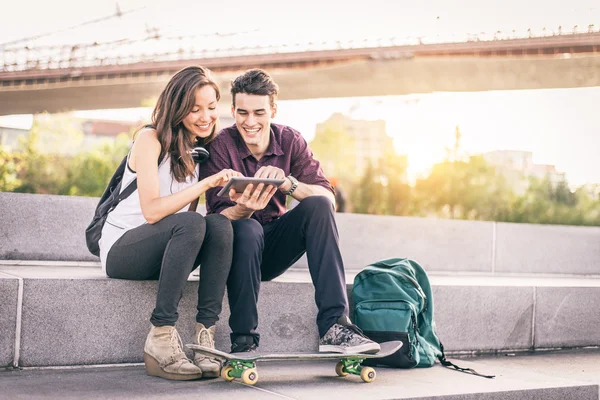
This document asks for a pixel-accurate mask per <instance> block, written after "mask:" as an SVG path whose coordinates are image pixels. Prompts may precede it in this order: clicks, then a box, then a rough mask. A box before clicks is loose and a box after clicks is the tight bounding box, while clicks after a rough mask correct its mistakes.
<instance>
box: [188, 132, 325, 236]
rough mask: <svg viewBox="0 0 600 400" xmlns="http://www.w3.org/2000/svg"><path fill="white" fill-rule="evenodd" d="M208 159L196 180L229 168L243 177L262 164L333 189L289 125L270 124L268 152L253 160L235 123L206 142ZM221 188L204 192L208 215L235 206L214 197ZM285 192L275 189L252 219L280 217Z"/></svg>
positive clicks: (218, 197) (263, 222) (302, 139)
mask: <svg viewBox="0 0 600 400" xmlns="http://www.w3.org/2000/svg"><path fill="white" fill-rule="evenodd" d="M208 150H209V152H210V158H209V160H208V162H207V163H206V164H203V165H201V166H200V176H199V179H204V178H206V177H208V176H210V175H213V174H216V173H217V172H219V171H221V170H223V169H226V168H230V169H233V170H235V171H238V172H241V173H242V175H244V176H249V177H252V176H254V174H256V171H258V169H259V168H260V167H262V166H265V165H271V166H274V167H277V168H281V169H282V170H283V172H284V173H285V175H286V176H288V175H292V176H294V177H295V178H296V179H298V181H300V182H302V183H306V184H308V185H319V186H323V187H324V188H327V189H328V190H331V191H332V193H333V188H332V186H331V184H330V183H329V181H328V180H327V178H325V175H324V174H323V170H322V169H321V164H320V163H319V161H317V160H315V159H314V158H313V153H312V151H311V150H310V148H309V147H308V144H307V143H306V140H304V138H303V137H302V135H301V134H300V132H298V131H296V130H294V129H292V128H290V127H289V126H285V125H279V124H271V140H270V143H269V147H268V148H267V151H266V152H265V154H264V155H263V157H262V158H261V159H260V161H258V160H256V158H254V156H253V155H252V153H251V152H250V150H249V149H248V147H247V146H246V144H245V143H244V140H243V139H242V137H241V136H240V133H239V132H238V129H237V127H236V125H235V124H234V125H232V126H230V127H229V128H225V129H223V130H221V132H219V134H218V135H217V137H216V138H215V139H214V140H213V141H212V142H211V143H210V144H209V145H208ZM220 189H221V188H213V189H210V190H208V191H207V192H206V209H207V212H208V214H216V213H220V212H221V211H223V210H224V209H226V208H228V207H231V206H234V205H235V203H234V202H233V201H231V200H230V199H229V197H221V196H217V193H218V192H219V190H220ZM285 201H286V195H285V194H283V193H282V192H281V191H280V190H278V191H277V192H275V194H274V195H273V197H272V198H271V201H270V202H269V204H267V206H266V207H265V208H264V209H263V210H259V211H255V212H254V214H253V215H252V218H254V219H256V220H257V221H258V222H260V223H261V224H262V225H265V224H267V223H269V222H271V221H273V220H274V219H277V218H279V217H280V216H281V215H283V214H284V213H285V212H286V207H285Z"/></svg>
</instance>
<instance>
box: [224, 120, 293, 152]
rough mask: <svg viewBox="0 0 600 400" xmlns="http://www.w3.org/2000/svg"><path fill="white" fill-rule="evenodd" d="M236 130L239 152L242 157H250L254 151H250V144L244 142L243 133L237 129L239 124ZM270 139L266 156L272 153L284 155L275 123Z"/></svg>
mask: <svg viewBox="0 0 600 400" xmlns="http://www.w3.org/2000/svg"><path fill="white" fill-rule="evenodd" d="M235 130H236V132H237V148H238V152H239V154H240V158H241V159H245V158H248V157H250V156H251V155H252V152H251V151H250V149H248V146H246V143H244V139H242V135H241V134H240V132H239V130H238V129H237V126H236V127H235ZM270 135H271V136H270V140H269V147H267V150H266V151H265V154H264V155H265V156H271V155H276V156H282V155H283V150H282V149H281V143H279V138H278V136H277V135H275V132H274V130H273V125H271V134H270Z"/></svg>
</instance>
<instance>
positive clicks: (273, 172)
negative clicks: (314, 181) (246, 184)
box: [254, 165, 292, 192]
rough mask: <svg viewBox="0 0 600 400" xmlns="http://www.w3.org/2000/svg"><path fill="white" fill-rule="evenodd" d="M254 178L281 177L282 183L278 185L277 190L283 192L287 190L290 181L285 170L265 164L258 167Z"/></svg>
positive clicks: (290, 184)
mask: <svg viewBox="0 0 600 400" xmlns="http://www.w3.org/2000/svg"><path fill="white" fill-rule="evenodd" d="M254 177H255V178H270V179H283V180H284V181H283V183H282V184H281V185H279V190H281V191H283V192H287V191H288V190H290V187H291V186H292V183H291V182H290V180H289V179H286V177H285V172H283V170H282V169H281V168H277V167H274V166H272V165H267V166H265V167H260V168H259V169H258V171H256V174H254Z"/></svg>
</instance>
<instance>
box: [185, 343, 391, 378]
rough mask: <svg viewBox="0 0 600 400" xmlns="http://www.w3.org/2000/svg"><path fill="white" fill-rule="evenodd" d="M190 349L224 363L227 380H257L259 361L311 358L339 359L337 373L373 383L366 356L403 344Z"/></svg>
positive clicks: (194, 346)
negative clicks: (326, 349)
mask: <svg viewBox="0 0 600 400" xmlns="http://www.w3.org/2000/svg"><path fill="white" fill-rule="evenodd" d="M186 347H187V348H189V349H191V350H193V351H194V352H195V353H200V354H203V355H205V356H209V357H214V358H216V359H219V360H221V362H223V363H224V366H223V368H222V369H221V377H222V378H223V379H225V380H226V381H228V382H231V381H233V380H234V379H235V378H238V379H241V380H242V382H244V383H246V384H248V385H254V384H255V383H256V382H258V371H257V368H256V363H257V362H258V361H260V360H263V361H308V360H339V362H338V363H337V364H336V366H335V372H336V374H337V375H338V376H346V375H348V374H353V375H360V377H361V379H362V380H363V381H365V382H373V381H374V380H375V377H376V373H375V370H374V369H373V368H371V367H363V366H362V365H361V364H362V362H363V361H364V360H365V359H367V358H382V357H387V356H389V355H391V354H394V353H395V352H396V351H398V350H399V349H400V348H401V347H402V342H400V341H394V342H385V343H381V350H380V351H379V353H377V354H363V353H353V354H349V353H260V352H253V353H225V352H224V351H219V350H216V349H210V348H208V347H203V346H200V345H197V344H188V345H186Z"/></svg>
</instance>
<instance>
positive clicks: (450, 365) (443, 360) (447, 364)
mask: <svg viewBox="0 0 600 400" xmlns="http://www.w3.org/2000/svg"><path fill="white" fill-rule="evenodd" d="M440 348H441V349H442V355H440V356H438V360H440V363H441V364H442V365H443V366H444V367H446V368H454V369H455V370H457V371H459V372H464V373H465V374H471V375H477V376H481V377H483V378H489V379H493V378H495V377H496V375H483V374H480V373H479V372H477V371H475V370H474V369H472V368H461V367H459V366H458V365H456V364H453V363H451V362H450V361H448V360H446V355H445V354H444V346H443V345H442V342H440Z"/></svg>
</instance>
